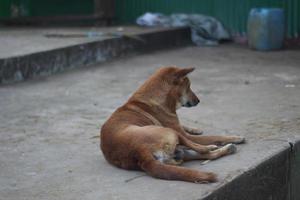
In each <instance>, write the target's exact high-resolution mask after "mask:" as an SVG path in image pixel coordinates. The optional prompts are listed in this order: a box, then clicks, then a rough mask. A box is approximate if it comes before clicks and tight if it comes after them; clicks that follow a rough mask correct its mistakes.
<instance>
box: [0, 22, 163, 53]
mask: <svg viewBox="0 0 300 200" xmlns="http://www.w3.org/2000/svg"><path fill="white" fill-rule="evenodd" d="M120 28H121V31H120ZM165 29H166V28H142V27H138V26H122V27H68V28H64V27H50V28H47V27H43V28H34V27H29V28H28V27H12V28H8V27H1V28H0V59H1V58H10V57H16V56H22V55H26V54H33V53H36V52H43V51H49V50H53V49H58V48H62V47H66V46H72V45H78V44H82V43H87V42H94V41H99V40H105V39H107V38H110V37H105V36H103V37H76V36H75V37H61V38H60V37H46V35H48V34H62V35H74V34H75V35H76V34H88V33H89V32H93V33H124V34H141V33H149V32H155V31H158V30H165Z"/></svg>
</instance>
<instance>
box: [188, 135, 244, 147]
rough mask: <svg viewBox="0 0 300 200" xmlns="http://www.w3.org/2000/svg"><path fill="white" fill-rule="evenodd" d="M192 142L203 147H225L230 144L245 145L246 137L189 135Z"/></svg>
mask: <svg viewBox="0 0 300 200" xmlns="http://www.w3.org/2000/svg"><path fill="white" fill-rule="evenodd" d="M186 137H187V138H188V139H190V140H191V141H193V142H195V143H197V144H202V145H210V144H216V145H225V144H229V143H233V144H241V143H245V137H242V136H235V135H228V136H225V135H187V136H186Z"/></svg>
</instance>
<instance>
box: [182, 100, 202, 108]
mask: <svg viewBox="0 0 300 200" xmlns="http://www.w3.org/2000/svg"><path fill="white" fill-rule="evenodd" d="M199 102H200V101H199V100H198V99H197V100H196V101H188V102H187V103H186V104H184V105H182V106H183V107H193V106H196V105H197V104H198V103H199Z"/></svg>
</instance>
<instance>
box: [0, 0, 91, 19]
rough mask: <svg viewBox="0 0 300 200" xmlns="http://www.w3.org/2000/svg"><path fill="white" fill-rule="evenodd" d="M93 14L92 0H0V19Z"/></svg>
mask: <svg viewBox="0 0 300 200" xmlns="http://www.w3.org/2000/svg"><path fill="white" fill-rule="evenodd" d="M93 12H94V0H0V17H8V18H10V17H17V16H26V17H27V16H53V15H84V14H91V13H93Z"/></svg>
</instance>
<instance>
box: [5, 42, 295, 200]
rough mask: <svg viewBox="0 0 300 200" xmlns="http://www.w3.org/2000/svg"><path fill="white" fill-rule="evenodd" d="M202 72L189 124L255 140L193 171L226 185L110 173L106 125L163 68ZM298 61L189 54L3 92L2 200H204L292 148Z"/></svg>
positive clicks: (157, 55)
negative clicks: (102, 143)
mask: <svg viewBox="0 0 300 200" xmlns="http://www.w3.org/2000/svg"><path fill="white" fill-rule="evenodd" d="M164 65H178V66H194V67H196V70H195V72H193V73H192V74H191V75H190V78H191V81H192V88H193V89H194V91H195V92H196V93H197V94H198V95H199V96H200V99H201V103H200V104H199V106H197V107H195V108H190V109H186V108H183V109H181V110H180V111H179V115H180V117H181V119H182V121H183V122H184V123H185V124H189V125H193V126H198V127H201V128H202V129H204V131H205V134H238V135H244V136H245V137H246V138H247V141H248V142H247V144H244V145H239V148H238V152H237V153H236V154H235V155H231V156H227V157H224V158H221V159H219V160H216V161H211V162H209V163H207V164H205V165H201V161H193V162H190V163H186V164H185V165H186V166H188V167H191V168H195V169H199V170H206V171H213V172H215V173H217V174H219V180H220V181H219V182H217V183H213V184H201V185H198V184H192V183H184V182H178V181H164V180H157V179H154V178H151V177H148V176H143V175H144V173H143V172H135V171H125V170H121V169H117V168H115V167H112V166H111V165H109V164H108V163H107V162H106V161H105V160H104V158H103V156H102V154H101V152H100V150H99V138H97V137H96V136H97V135H98V134H99V129H100V127H101V125H102V123H103V122H104V121H105V119H106V118H107V117H109V115H110V114H111V113H112V112H113V111H114V109H116V108H117V107H118V106H120V105H121V104H122V103H124V102H125V101H126V99H127V98H128V97H129V96H130V94H131V93H132V92H133V91H134V90H135V89H136V88H137V87H138V85H140V84H141V83H142V82H143V81H144V80H145V79H146V78H147V77H148V76H149V75H150V74H151V73H152V72H153V71H154V70H155V69H156V68H158V67H159V66H164ZM299 99H300V51H287V50H286V51H277V52H268V53H262V52H255V51H251V50H248V49H246V48H243V47H239V46H233V45H221V46H219V47H215V48H197V47H186V48H180V49H174V50H169V51H159V52H154V53H151V54H146V55H140V56H137V57H131V58H126V59H120V60H117V61H114V62H109V63H106V64H101V65H99V66H95V67H90V68H85V69H79V70H74V71H72V72H68V73H64V74H60V75H56V76H52V77H48V78H42V79H39V80H34V81H28V82H25V83H18V84H13V85H5V86H0V108H1V115H0V134H1V137H0V199H5V200H16V199H31V200H33V199H66V200H68V199H72V200H74V199H173V200H174V199H201V198H202V197H204V196H206V195H207V194H209V193H211V192H212V191H214V190H216V189H217V188H219V187H221V186H222V185H224V184H226V183H227V182H230V181H231V180H232V179H233V178H234V177H236V176H238V175H240V174H241V173H243V172H245V171H247V169H250V168H253V167H254V166H255V165H257V164H258V163H260V162H262V161H263V160H265V159H267V158H269V157H270V156H272V155H274V154H276V153H277V152H278V151H280V150H281V149H282V148H288V146H289V145H288V141H293V140H295V139H296V138H297V137H299V131H300V101H299Z"/></svg>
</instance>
